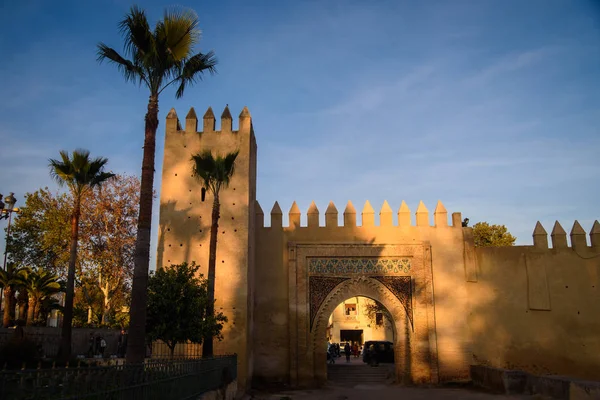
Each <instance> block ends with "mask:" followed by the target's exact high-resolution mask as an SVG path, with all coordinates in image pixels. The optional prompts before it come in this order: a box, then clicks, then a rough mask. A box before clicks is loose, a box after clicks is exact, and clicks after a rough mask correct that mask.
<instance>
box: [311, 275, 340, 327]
mask: <svg viewBox="0 0 600 400" xmlns="http://www.w3.org/2000/svg"><path fill="white" fill-rule="evenodd" d="M348 279H350V278H338V277H330V276H309V277H308V286H309V294H308V295H309V299H310V329H311V330H312V326H313V323H314V321H315V317H316V315H317V311H319V307H321V304H322V303H323V301H324V300H325V298H326V297H327V295H328V294H329V293H331V291H332V290H333V289H334V288H335V287H336V286H337V285H339V284H340V283H342V282H344V281H345V280H348Z"/></svg>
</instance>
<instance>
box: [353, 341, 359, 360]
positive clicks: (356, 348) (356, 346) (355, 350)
mask: <svg viewBox="0 0 600 400" xmlns="http://www.w3.org/2000/svg"><path fill="white" fill-rule="evenodd" d="M352 354H354V358H358V343H356V342H354V346H352Z"/></svg>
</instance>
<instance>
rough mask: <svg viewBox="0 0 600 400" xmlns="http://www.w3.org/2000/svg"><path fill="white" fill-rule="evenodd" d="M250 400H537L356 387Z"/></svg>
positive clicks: (456, 391) (448, 391)
mask: <svg viewBox="0 0 600 400" xmlns="http://www.w3.org/2000/svg"><path fill="white" fill-rule="evenodd" d="M247 398H248V399H253V400H362V399H369V400H392V399H393V400H398V399H402V400H438V399H439V400H446V399H465V400H484V399H489V400H492V399H494V400H504V399H529V400H532V399H535V397H531V396H506V395H494V394H489V393H485V392H481V391H478V390H473V389H468V388H410V387H401V386H396V385H356V386H354V387H342V386H336V385H332V384H330V385H328V386H327V387H325V388H323V389H314V390H298V391H281V392H270V393H269V392H256V393H252V394H250V395H249V396H248V397H247Z"/></svg>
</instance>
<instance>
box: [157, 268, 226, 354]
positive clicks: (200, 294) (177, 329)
mask: <svg viewBox="0 0 600 400" xmlns="http://www.w3.org/2000/svg"><path fill="white" fill-rule="evenodd" d="M198 268H199V266H196V264H195V263H194V262H192V264H187V263H183V264H178V265H171V266H170V267H167V268H160V269H159V270H157V271H156V273H154V274H152V275H151V277H150V279H149V280H148V311H147V315H148V320H147V336H148V338H149V339H151V340H162V341H163V342H164V343H165V344H166V345H167V346H168V347H169V349H170V350H171V357H172V356H173V353H174V351H175V346H176V345H177V343H184V342H187V341H190V342H192V343H202V340H203V339H204V338H205V337H211V338H212V337H217V338H219V339H220V338H221V336H220V332H221V329H222V328H223V323H225V322H227V317H225V316H224V315H223V314H222V313H218V314H216V315H214V311H213V312H210V311H209V310H214V305H213V307H210V306H211V301H210V300H209V296H208V292H207V288H208V283H207V281H206V279H203V277H202V275H200V277H196V273H197V271H198ZM213 303H214V301H213Z"/></svg>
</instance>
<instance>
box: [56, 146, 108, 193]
mask: <svg viewBox="0 0 600 400" xmlns="http://www.w3.org/2000/svg"><path fill="white" fill-rule="evenodd" d="M60 155H61V158H62V161H59V160H54V159H50V160H49V167H50V175H51V176H52V178H53V179H55V180H56V181H57V182H58V183H59V185H65V184H66V185H67V186H69V188H70V189H71V190H72V191H73V193H75V194H76V195H77V196H78V198H80V196H81V195H82V194H83V193H84V192H86V191H87V190H88V189H90V188H93V187H96V186H100V185H101V184H102V183H103V182H105V181H106V180H108V179H110V178H112V177H113V176H114V174H112V173H109V172H104V167H105V165H106V163H107V162H108V159H107V158H104V157H97V158H95V159H92V160H90V152H89V151H88V150H83V149H77V150H75V151H73V153H72V155H71V156H69V153H68V152H66V151H61V152H60Z"/></svg>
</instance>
